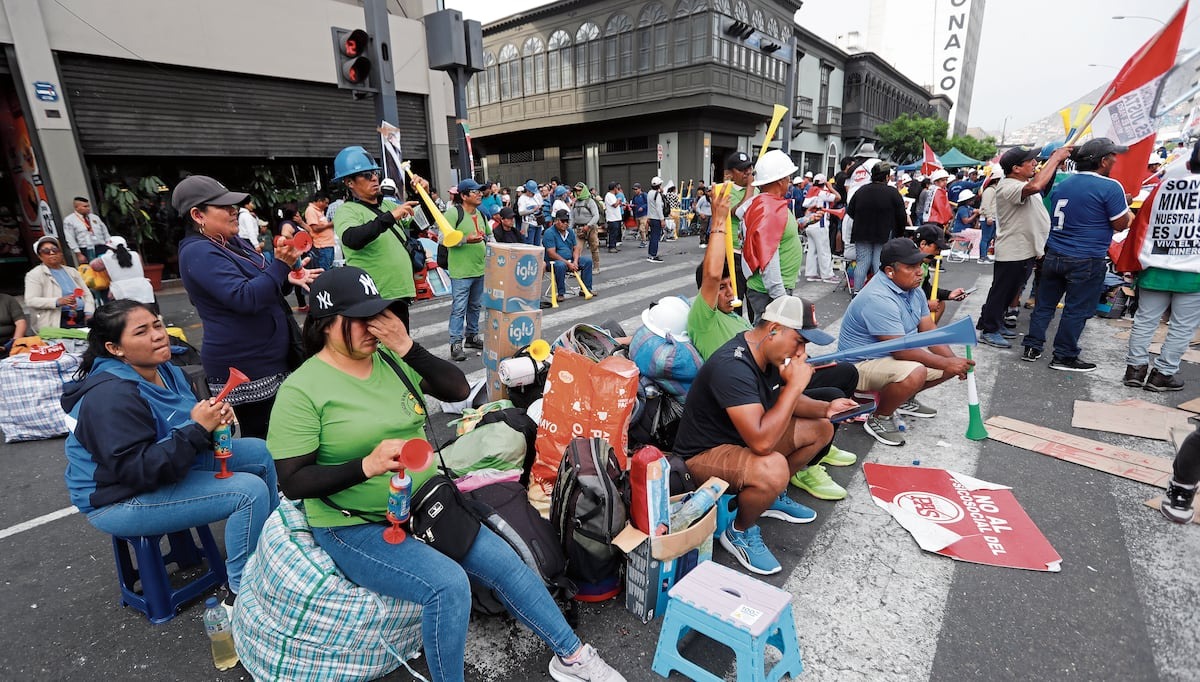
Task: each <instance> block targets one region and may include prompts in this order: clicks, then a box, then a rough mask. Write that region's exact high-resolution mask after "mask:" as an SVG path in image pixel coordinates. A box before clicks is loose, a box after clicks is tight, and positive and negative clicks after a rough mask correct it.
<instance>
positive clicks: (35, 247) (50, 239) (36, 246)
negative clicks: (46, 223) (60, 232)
mask: <svg viewBox="0 0 1200 682" xmlns="http://www.w3.org/2000/svg"><path fill="white" fill-rule="evenodd" d="M47 242H49V243H50V244H53V245H55V246H59V243H58V240H57V239H55V238H54V237H51V236H50V235H46V236H44V237H40V238H39V239H38V240H37V241H36V242H34V243H33V250H34V251H37V250H38V249H41V248H42V244H45V243H47Z"/></svg>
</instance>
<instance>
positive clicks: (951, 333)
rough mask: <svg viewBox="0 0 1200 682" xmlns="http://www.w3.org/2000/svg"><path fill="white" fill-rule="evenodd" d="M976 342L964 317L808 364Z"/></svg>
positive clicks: (825, 356)
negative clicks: (934, 327) (943, 325)
mask: <svg viewBox="0 0 1200 682" xmlns="http://www.w3.org/2000/svg"><path fill="white" fill-rule="evenodd" d="M978 341H979V339H978V338H976V336H975V324H974V323H973V322H972V321H971V318H969V317H964V318H963V319H961V320H959V321H957V322H954V323H953V324H948V325H946V326H945V327H939V328H937V329H930V330H929V331H927V332H921V333H919V334H909V335H908V336H901V337H897V338H895V339H888V340H887V341H880V342H879V343H871V344H867V345H865V346H860V347H858V348H852V349H850V350H844V351H838V352H837V353H831V354H829V355H822V356H821V357H819V358H809V359H808V362H809V364H813V365H826V364H829V363H831V362H837V361H839V360H842V359H844V358H861V357H869V358H878V357H883V356H884V355H887V354H889V353H893V352H895V351H898V350H908V349H910V348H927V347H929V346H937V345H939V344H946V345H954V346H973V345H975V344H976V343H978Z"/></svg>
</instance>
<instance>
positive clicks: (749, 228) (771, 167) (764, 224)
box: [738, 149, 804, 311]
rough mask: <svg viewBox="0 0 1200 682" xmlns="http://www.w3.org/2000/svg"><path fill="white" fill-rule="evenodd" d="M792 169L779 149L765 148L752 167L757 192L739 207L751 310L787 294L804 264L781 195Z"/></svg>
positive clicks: (795, 230)
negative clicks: (744, 232)
mask: <svg viewBox="0 0 1200 682" xmlns="http://www.w3.org/2000/svg"><path fill="white" fill-rule="evenodd" d="M795 172H796V164H794V163H792V159H791V158H790V157H789V156H788V155H787V154H785V153H784V152H783V151H780V150H778V149H772V150H771V151H769V152H767V153H766V154H764V155H763V157H762V158H761V159H759V161H758V163H757V164H755V166H754V183H753V184H754V186H755V187H757V188H758V189H759V193H758V194H757V195H755V196H754V198H753V199H751V200H750V201H749V202H748V203H746V204H743V205H742V206H741V207H739V209H738V217H739V218H740V219H741V220H742V222H743V224H744V225H745V227H746V236H745V241H743V243H742V268H743V270H744V271H745V274H746V298H747V299H749V301H750V306H751V309H752V311H761V310H765V309H766V307H767V304H768V303H770V302H771V301H773V300H774V299H777V298H779V297H781V296H785V295H787V294H788V293H790V292H791V290H792V288H793V287H795V286H796V279H797V278H798V277H799V276H800V267H801V266H802V265H803V264H804V246H803V245H802V244H801V243H800V232H799V228H798V226H797V223H796V216H795V215H794V214H793V213H792V212H791V210H789V207H788V202H787V198H786V195H787V191H788V188H789V187H790V186H791V183H792V173H795Z"/></svg>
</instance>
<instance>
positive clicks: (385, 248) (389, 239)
mask: <svg viewBox="0 0 1200 682" xmlns="http://www.w3.org/2000/svg"><path fill="white" fill-rule="evenodd" d="M394 208H396V204H395V202H393V201H390V200H388V199H384V200H383V201H381V202H380V203H379V210H381V211H390V210H392V209H394ZM375 216H376V213H375V212H374V211H372V210H371V209H369V208H367V207H366V206H363V205H362V204H360V203H358V202H356V201H347V202H345V203H343V204H342V205H341V206H340V207H339V208H338V210H337V213H335V214H334V216H333V229H334V231H335V232H337V236H338V239H339V240H341V239H342V234H344V233H345V232H346V230H348V229H350V228H352V227H358V226H359V225H365V224H367V223H369V222H371V221H372V220H374V219H375ZM397 235H399V236H397ZM403 235H404V227H403V226H401V225H396V226H395V227H394V228H392V229H389V230H388V231H387V232H384V233H383V234H381V235H379V236H378V237H376V238H375V239H374V240H372V241H371V243H369V244H367V245H366V246H365V247H363V248H362V249H352V248H350V247H349V246H346V244H345V242H344V241H343V243H342V251H343V252H345V254H346V264H347V265H353V266H355V267H359V268H362V269H363V270H366V271H367V274H369V275H371V279H373V280H375V286H377V287H378V288H379V295H380V296H382V297H384V298H413V297H414V296H416V295H417V285H416V284H414V283H413V269H412V257H411V256H409V255H408V249H406V248H405V247H404V243H403V242H401V241H400V237H403Z"/></svg>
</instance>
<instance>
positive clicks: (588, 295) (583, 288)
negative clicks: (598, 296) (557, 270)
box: [575, 270, 595, 301]
mask: <svg viewBox="0 0 1200 682" xmlns="http://www.w3.org/2000/svg"><path fill="white" fill-rule="evenodd" d="M575 281H576V282H579V290H580V291H582V292H583V300H585V301H586V300H588V299H590V298H591V297H593V296H595V294H593V293H592V292H590V291H588V288H587V287H586V286H584V284H583V277H580V276H579V271H578V270H576V271H575Z"/></svg>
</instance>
